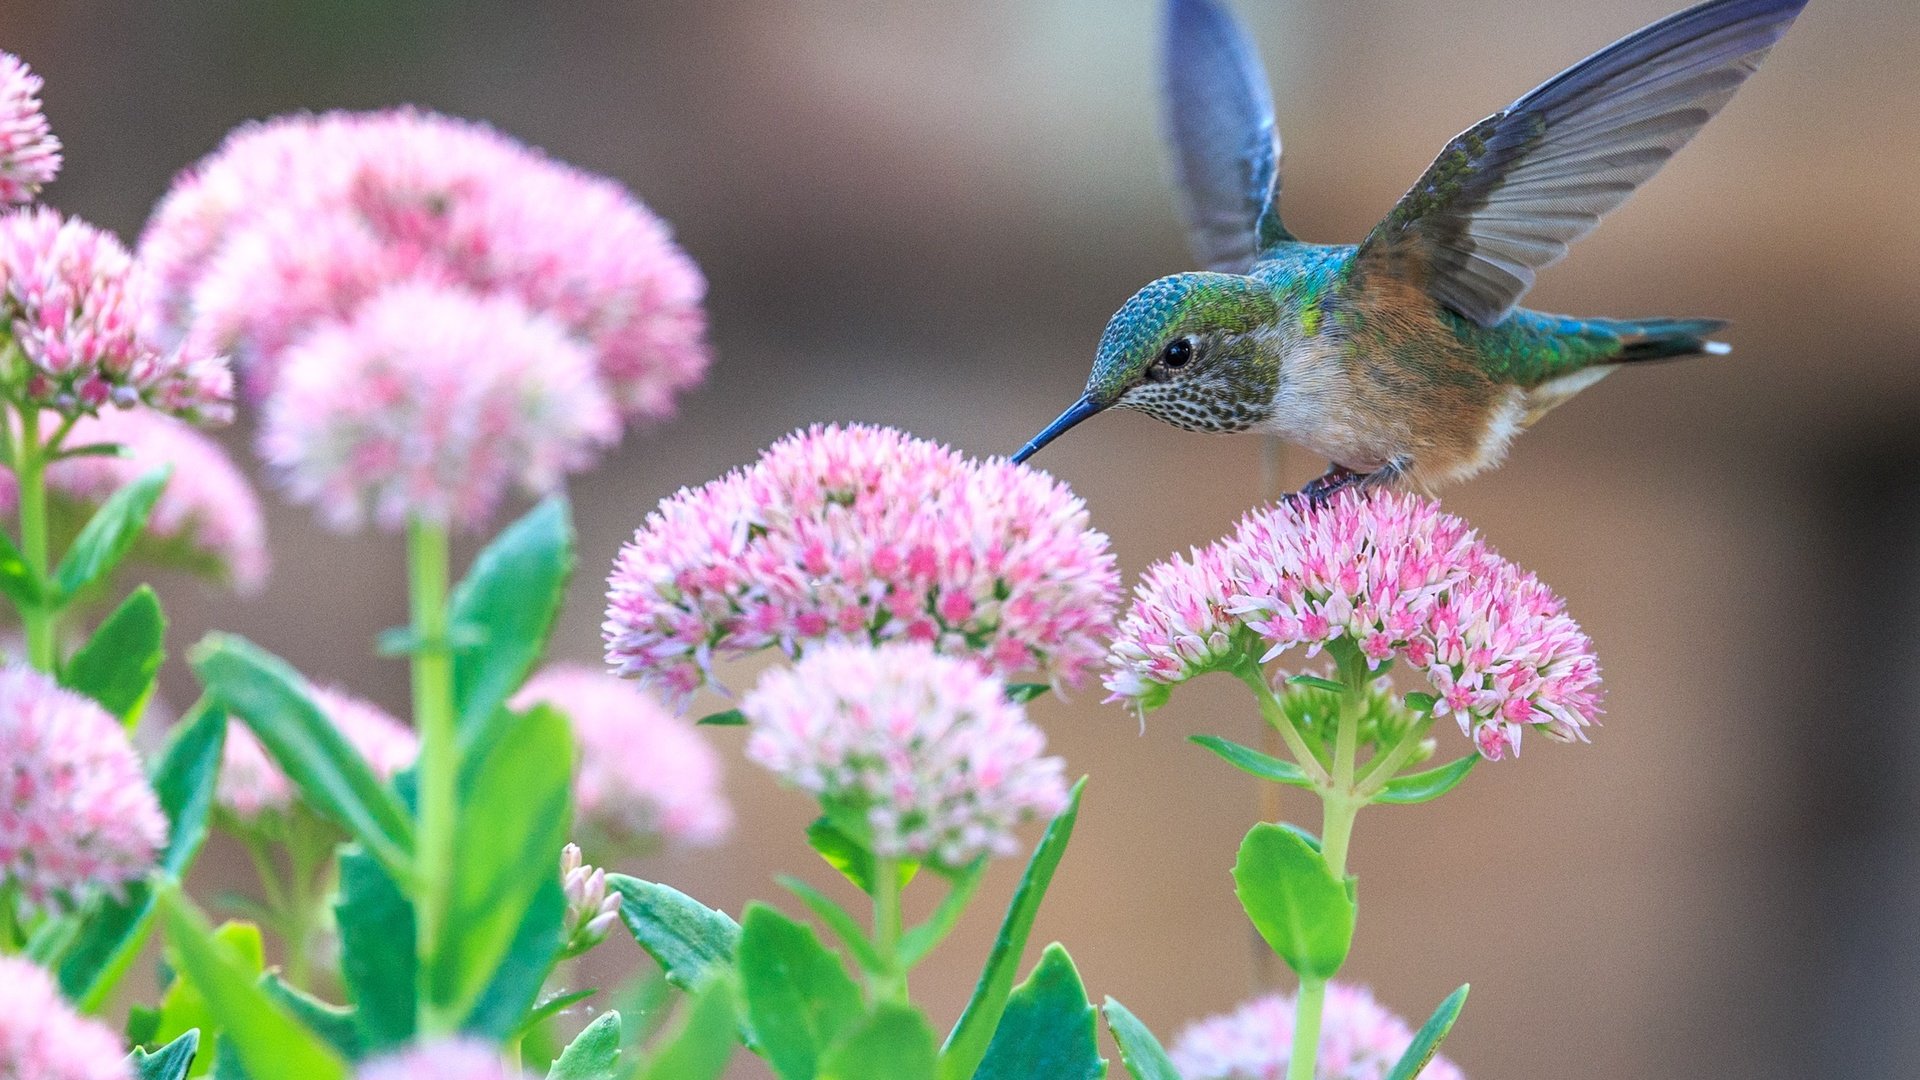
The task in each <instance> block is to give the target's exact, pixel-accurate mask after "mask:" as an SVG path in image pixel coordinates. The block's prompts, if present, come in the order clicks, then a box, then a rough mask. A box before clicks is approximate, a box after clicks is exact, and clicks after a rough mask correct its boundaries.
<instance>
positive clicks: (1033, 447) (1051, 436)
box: [1013, 394, 1101, 465]
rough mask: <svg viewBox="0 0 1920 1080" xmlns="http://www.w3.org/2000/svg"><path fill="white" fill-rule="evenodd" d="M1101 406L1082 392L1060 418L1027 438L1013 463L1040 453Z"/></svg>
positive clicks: (1014, 456)
mask: <svg viewBox="0 0 1920 1080" xmlns="http://www.w3.org/2000/svg"><path fill="white" fill-rule="evenodd" d="M1100 408H1101V406H1100V404H1099V403H1098V402H1096V401H1094V400H1093V395H1092V394H1081V395H1080V400H1079V401H1076V402H1074V403H1073V404H1071V405H1069V406H1067V411H1066V412H1063V413H1061V414H1060V418H1059V419H1057V420H1055V421H1054V422H1053V423H1051V424H1048V425H1047V427H1046V430H1044V431H1042V432H1041V433H1040V434H1038V435H1035V436H1034V437H1033V438H1031V439H1029V440H1027V445H1025V446H1023V447H1021V448H1020V452H1019V453H1017V454H1015V455H1013V463H1014V464H1016V465H1018V464H1019V463H1021V462H1023V461H1025V460H1027V459H1028V458H1030V457H1032V456H1033V455H1035V454H1037V453H1039V452H1040V448H1041V447H1043V446H1045V445H1047V444H1048V443H1050V442H1052V441H1053V440H1055V439H1057V438H1059V437H1060V436H1062V435H1064V434H1066V431H1067V429H1068V428H1070V427H1072V426H1073V425H1075V424H1077V423H1079V422H1080V421H1082V420H1085V419H1086V418H1087V417H1089V416H1092V415H1093V414H1094V413H1097V412H1099V411H1100Z"/></svg>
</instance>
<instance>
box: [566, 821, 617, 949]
mask: <svg viewBox="0 0 1920 1080" xmlns="http://www.w3.org/2000/svg"><path fill="white" fill-rule="evenodd" d="M560 887H561V889H562V890H563V891H564V892H565V893H566V896H567V914H566V917H565V919H564V921H562V922H561V924H560V940H561V942H562V944H561V949H562V951H563V952H565V953H566V954H567V955H568V956H578V955H580V954H581V953H583V952H586V951H587V950H588V949H591V948H593V947H594V946H595V945H598V944H600V943H601V942H602V941H604V940H606V937H607V932H608V931H609V930H612V929H613V927H614V924H616V923H617V922H619V921H620V894H619V893H617V892H608V891H607V872H606V871H605V870H602V869H600V868H599V867H597V866H590V865H588V864H587V863H586V862H585V861H584V856H582V855H581V853H580V845H578V844H568V845H567V846H566V847H563V848H561V849H560Z"/></svg>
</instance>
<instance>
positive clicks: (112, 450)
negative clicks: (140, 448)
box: [53, 442, 133, 461]
mask: <svg viewBox="0 0 1920 1080" xmlns="http://www.w3.org/2000/svg"><path fill="white" fill-rule="evenodd" d="M77 457H104V458H131V457H133V449H132V448H131V447H128V446H126V445H125V444H123V443H110V442H104V443H102V442H97V443H84V444H82V445H80V446H63V447H61V448H60V449H59V450H58V451H57V452H56V453H55V454H54V455H53V460H54V461H65V460H67V459H68V458H77Z"/></svg>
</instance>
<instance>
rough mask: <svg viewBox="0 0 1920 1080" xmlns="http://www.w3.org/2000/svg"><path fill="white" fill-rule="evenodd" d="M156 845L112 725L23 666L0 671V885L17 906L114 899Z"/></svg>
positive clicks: (158, 840)
mask: <svg viewBox="0 0 1920 1080" xmlns="http://www.w3.org/2000/svg"><path fill="white" fill-rule="evenodd" d="M166 838H167V820H166V818H165V817H164V816H163V815H162V814H161V812H160V803H159V801H158V800H157V799H156V798H155V797H154V794H153V789H152V788H150V787H148V786H147V778H146V776H145V775H144V774H143V773H142V772H141V770H140V759H139V758H137V757H135V756H134V752H133V747H132V745H131V744H129V743H128V742H127V736H126V733H125V732H123V731H122V730H121V729H120V725H119V723H117V722H116V721H115V720H114V718H113V717H111V716H108V715H107V714H106V712H105V711H104V710H102V709H101V708H100V706H98V705H96V704H94V703H93V702H92V701H91V700H90V699H88V698H84V697H81V696H80V695H79V694H76V693H74V692H73V691H71V690H65V689H62V688H61V687H60V686H58V685H57V684H55V683H54V681H53V680H52V679H51V678H49V677H48V676H46V675H44V674H42V673H40V672H38V671H35V670H33V669H32V668H29V667H26V666H25V665H21V664H14V665H9V666H7V667H5V668H0V882H4V883H5V884H7V885H10V886H12V887H14V888H16V889H18V890H19V895H20V899H21V902H22V903H23V904H24V905H25V908H26V909H27V910H29V911H34V910H39V911H49V910H52V909H54V908H55V907H56V906H58V905H60V904H75V903H78V902H80V901H82V900H84V899H86V898H87V897H88V896H89V895H90V894H93V893H95V892H101V891H104V892H106V893H108V894H110V895H118V894H119V892H120V890H121V889H122V887H124V886H125V885H126V884H127V883H128V882H129V881H132V880H134V879H136V878H139V877H141V876H142V875H144V874H145V873H146V872H147V871H148V870H151V869H152V868H153V865H154V860H155V858H156V857H157V855H158V853H159V850H160V847H161V845H162V844H164V843H165V842H166Z"/></svg>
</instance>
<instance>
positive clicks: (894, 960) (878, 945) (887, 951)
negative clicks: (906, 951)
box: [872, 858, 907, 1004]
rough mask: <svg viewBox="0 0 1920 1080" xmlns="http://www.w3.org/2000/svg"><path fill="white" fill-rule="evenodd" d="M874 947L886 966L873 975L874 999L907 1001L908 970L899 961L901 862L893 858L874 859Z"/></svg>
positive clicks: (877, 1001)
mask: <svg viewBox="0 0 1920 1080" xmlns="http://www.w3.org/2000/svg"><path fill="white" fill-rule="evenodd" d="M873 948H874V951H875V952H877V953H879V954H880V960H881V962H882V963H884V964H885V965H886V970H885V971H883V972H881V973H880V974H879V975H876V976H874V978H873V981H872V989H873V1000H874V1002H875V1003H876V1004H878V1003H880V1002H883V1001H891V1002H899V1003H901V1004H905V1003H906V1000H907V973H906V972H905V971H903V970H901V964H900V864H899V862H898V861H896V860H894V859H881V858H876V859H874V861H873Z"/></svg>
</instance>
